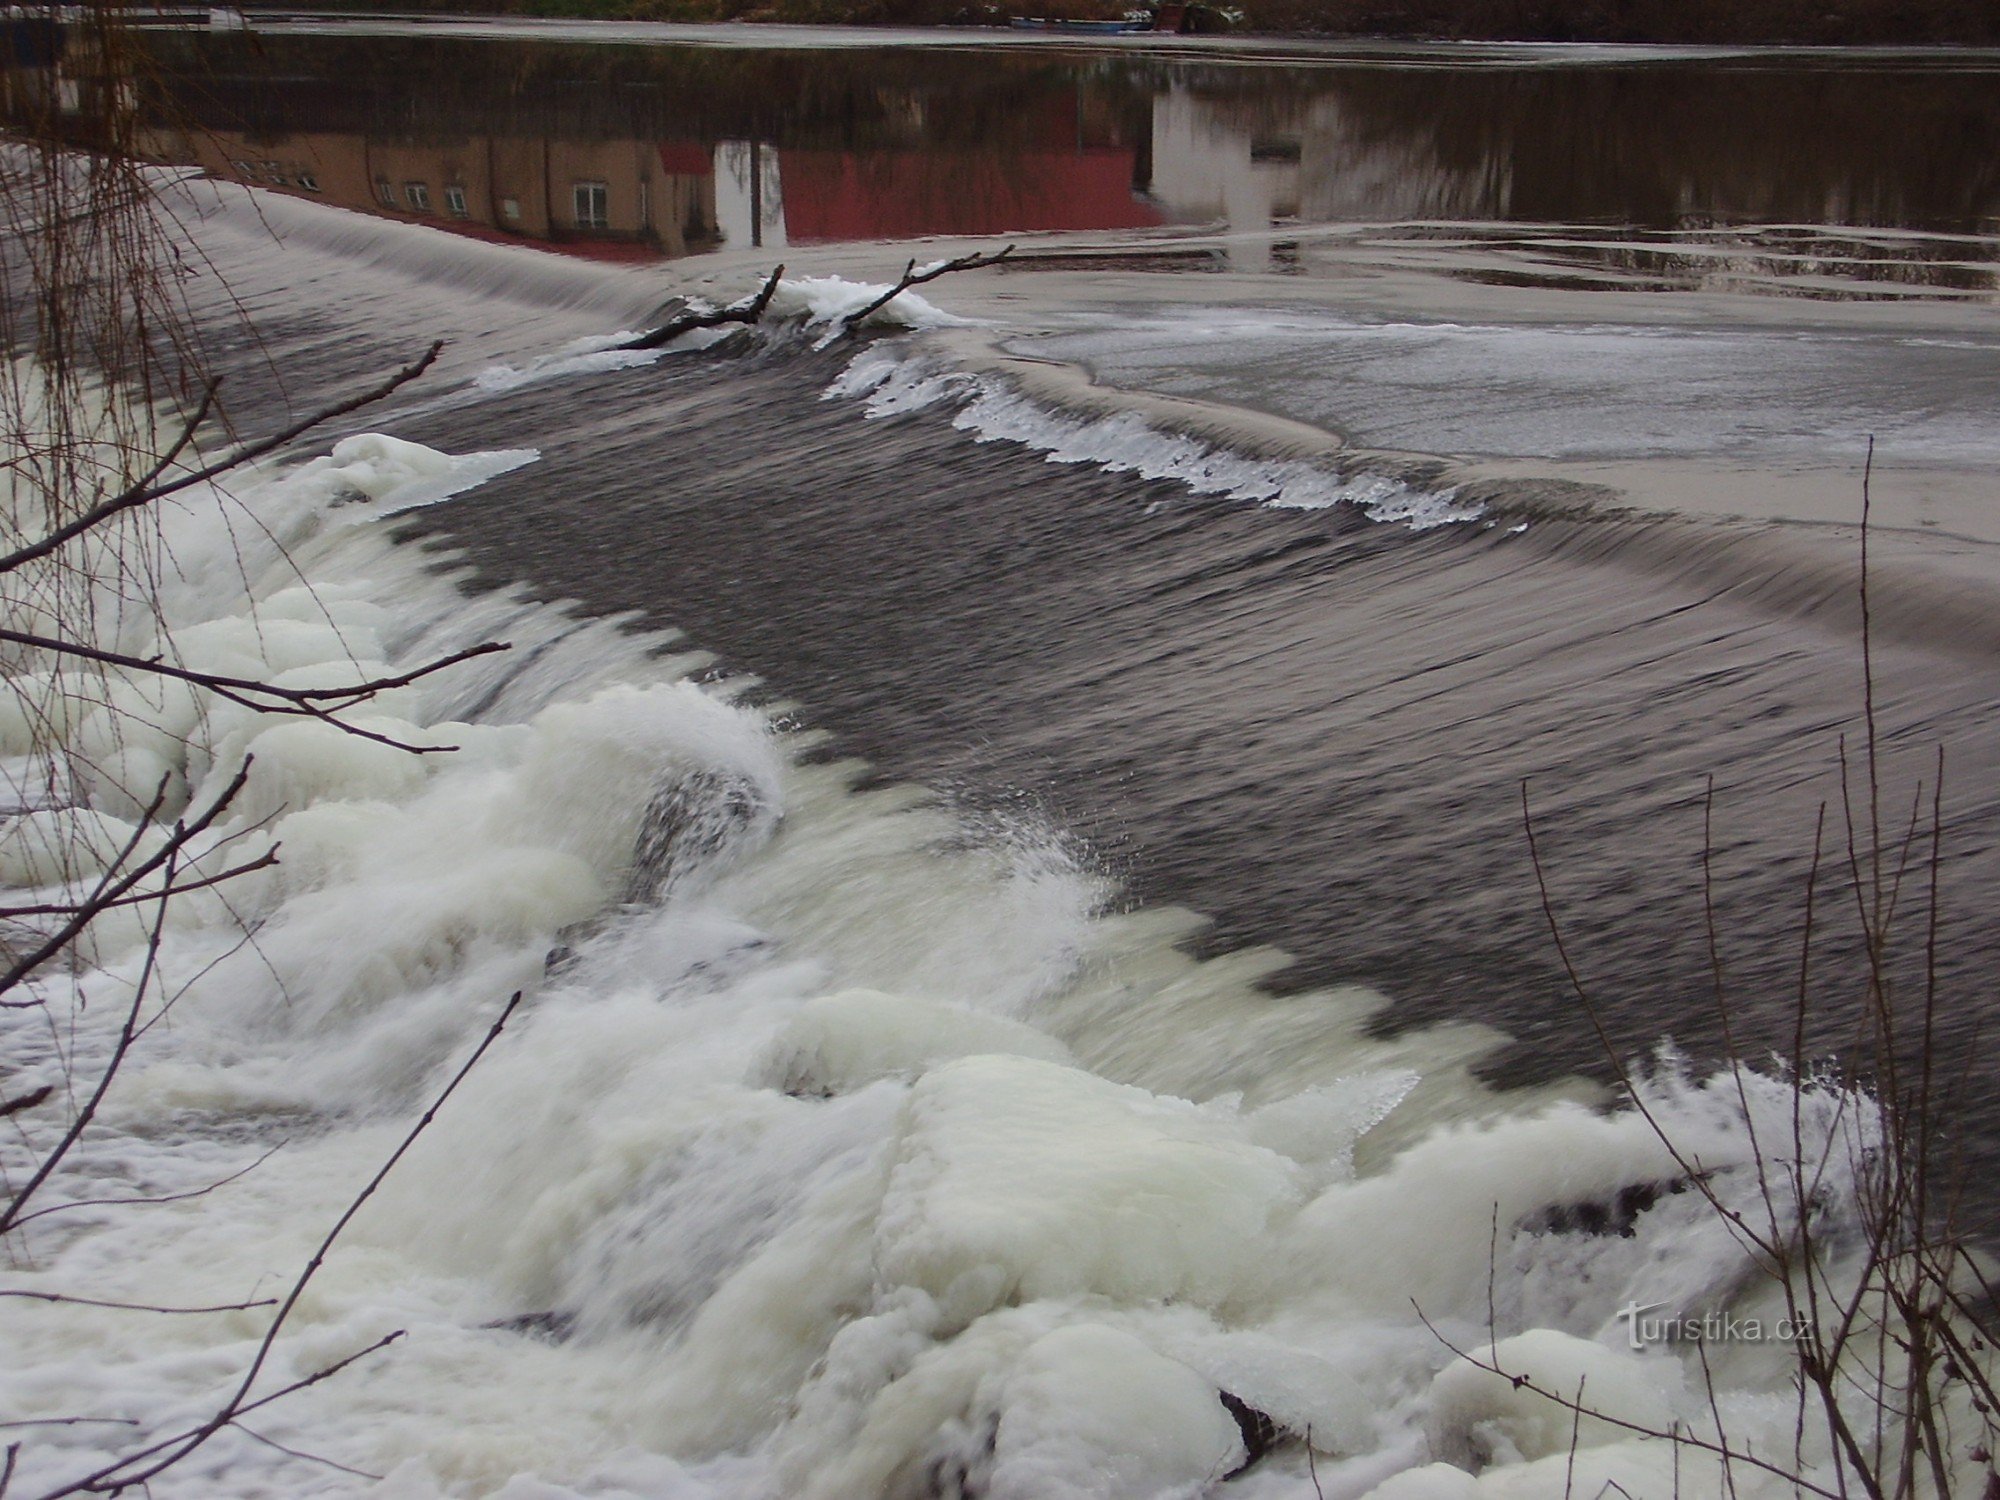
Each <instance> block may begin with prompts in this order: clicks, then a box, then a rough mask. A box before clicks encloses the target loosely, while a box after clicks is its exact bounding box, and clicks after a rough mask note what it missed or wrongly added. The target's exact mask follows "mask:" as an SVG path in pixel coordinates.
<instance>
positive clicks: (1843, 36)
mask: <svg viewBox="0 0 2000 1500" xmlns="http://www.w3.org/2000/svg"><path fill="white" fill-rule="evenodd" d="M244 8H245V9H246V10H247V11H250V12H252V13H253V14H254V13H255V12H256V11H258V10H282V11H284V12H285V13H286V14H297V13H298V8H297V7H292V6H283V5H277V4H265V5H256V4H253V5H249V6H246V7H244ZM1128 8H1129V7H1127V6H1125V5H1124V4H1122V3H1121V0H1033V3H1032V4H1028V3H1026V0H1022V3H1019V4H1015V3H1011V0H428V3H426V0H417V3H404V4H398V5H396V6H394V7H393V9H395V10H396V11H398V12H417V13H426V14H437V15H458V16H472V15H489V16H490V15H502V16H533V17H540V18H545V19H561V20H582V21H674V22H696V23H699V22H714V21H759V22H777V23H784V24H790V25H847V26H870V25H891V26H993V25H1002V26H1004V25H1006V24H1007V22H1008V21H1009V19H1010V18H1011V17H1013V16H1016V15H1023V14H1033V15H1037V16H1050V17H1057V16H1060V17H1071V18H1086V17H1100V16H1110V15H1116V14H1121V13H1123V12H1124V11H1125V10H1127V9H1128ZM313 9H314V10H323V11H328V12H362V11H365V12H370V13H380V12H381V11H382V10H383V9H385V7H383V6H381V5H378V4H373V3H368V0H353V3H343V0H322V3H320V4H318V5H315V6H314V7H313ZM1216 14H1217V15H1218V16H1219V17H1220V18H1221V19H1222V21H1223V23H1224V24H1225V25H1226V26H1227V27H1228V29H1230V30H1232V31H1233V32H1236V33H1251V34H1258V33H1261V34H1269V35H1279V36H1329V37H1350V38H1353V37H1375V38H1383V39H1400V40H1425V41H1519V42H1630V43H1657V44H1666V45H1697V46H1763V45H1801V46H1815V47H1826V46H1833V47H1837V46H1960V47H1964V46H1993V45H2000V10H1996V9H1995V8H1994V7H1993V6H1991V5H1987V4H1982V3H1980V0H1917V3H1910V4H1905V3H1901V0H1743V3H1736V4H1724V3H1721V0H1697V3H1693V4H1681V3H1677V0H1232V3H1229V4H1226V5H1222V6H1219V7H1217V8H1216Z"/></svg>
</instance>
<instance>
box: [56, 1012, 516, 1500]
mask: <svg viewBox="0 0 2000 1500" xmlns="http://www.w3.org/2000/svg"><path fill="white" fill-rule="evenodd" d="M520 1003H521V991H519V990H516V991H515V992H514V994H513V996H512V997H511V998H510V999H509V1000H508V1001H507V1003H506V1005H505V1006H503V1007H502V1008H501V1011H500V1014H499V1015H498V1016H497V1017H496V1018H495V1019H494V1021H493V1024H492V1025H491V1026H490V1027H488V1028H487V1030H486V1034H485V1036H484V1037H482V1038H481V1039H480V1042H479V1045H478V1046H476V1047H474V1048H473V1049H472V1054H471V1056H469V1057H467V1058H466V1060H465V1062H464V1063H463V1064H462V1065H461V1066H460V1067H459V1069H458V1071H457V1072H456V1073H454V1074H453V1075H452V1077H451V1081H450V1082H448V1083H447V1084H446V1085H445V1086H444V1088H443V1089H442V1090H440V1091H439V1093H438V1095H437V1097H436V1098H435V1099H434V1100H432V1101H431V1104H430V1107H429V1108H428V1109H426V1110H425V1111H424V1112H423V1114H422V1116H421V1117H419V1119H418V1120H417V1122H416V1124H415V1125H413V1126H411V1127H410V1130H409V1132H408V1133H407V1134H406V1135H405V1136H404V1137H403V1140H402V1142H401V1144H400V1145H398V1146H397V1147H396V1149H395V1150H394V1151H392V1152H391V1153H390V1154H389V1156H388V1159H387V1160H385V1161H384V1162H383V1163H382V1165H381V1166H380V1167H379V1168H378V1169H377V1170H376V1172H375V1175H374V1176H373V1177H371V1178H370V1179H369V1180H368V1183H367V1185H366V1186H364V1187H363V1188H362V1189H361V1191H360V1192H359V1193H357V1194H356V1195H355V1197H354V1199H353V1201H352V1202H350V1203H349V1204H348V1206H347V1210H346V1212H344V1213H343V1214H341V1216H340V1217H339V1219H337V1220H336V1221H335V1222H334V1225H333V1227H332V1228H331V1229H329V1230H328V1231H327V1232H326V1236H325V1237H324V1238H323V1239H322V1240H321V1241H320V1243H319V1248H318V1249H316V1250H314V1251H313V1254H312V1257H311V1259H309V1260H308V1261H307V1262H306V1264H305V1269H304V1270H302V1271H300V1273H299V1275H298V1278H297V1279H296V1280H295V1281H293V1283H292V1287H291V1290H290V1291H289V1292H288V1293H287V1294H286V1295H285V1298H284V1300H283V1302H282V1303H280V1305H279V1307H278V1311H277V1313H276V1314H275V1315H274V1316H273V1317H272V1319H271V1326H270V1327H269V1328H268V1329H266V1330H265V1332H264V1337H263V1339H262V1341H261V1342H260V1343H259V1344H258V1346H257V1352H256V1354H255V1355H253V1356H252V1358H251V1360H250V1364H249V1367H248V1368H247V1369H246V1370H245V1371H244V1372H243V1376H242V1378H241V1380H239V1381H238V1382H237V1386H236V1390H235V1393H234V1394H233V1395H231V1396H230V1397H229V1398H228V1399H227V1400H225V1401H224V1402H223V1403H222V1405H221V1406H219V1407H217V1408H216V1410H215V1412H214V1414H213V1415H212V1416H210V1417H209V1418H208V1420H207V1421H205V1422H203V1423H202V1424H201V1425H200V1426H198V1427H195V1428H192V1429H190V1430H189V1431H187V1432H185V1433H182V1434H181V1435H180V1436H178V1437H174V1438H171V1439H168V1440H167V1441H165V1442H163V1443H156V1444H154V1445H153V1446H152V1447H150V1448H147V1449H143V1450H141V1451H140V1452H138V1453H134V1454H127V1455H126V1456H124V1457H122V1458H120V1459H118V1460H116V1461H115V1462H113V1463H110V1464H107V1465H105V1466H104V1467H103V1468H100V1469H97V1470H95V1471H94V1472H92V1473H90V1474H88V1475H85V1476H84V1477H83V1478H82V1479H79V1480H76V1481H74V1482H72V1483H70V1484H68V1485H65V1486H63V1487H61V1488H59V1489H56V1490H52V1491H50V1492H48V1494H47V1495H45V1496H43V1497H42V1500H56V1497H57V1496H61V1495H70V1494H79V1493H104V1492H112V1493H115V1492H117V1491H119V1490H124V1489H130V1488H132V1487H134V1486H137V1485H143V1484H145V1483H146V1482H147V1481H148V1480H150V1479H152V1478H153V1477H154V1476H155V1475H158V1474H160V1473H162V1472H163V1471H165V1470H166V1469H168V1468H170V1467H172V1466H173V1465H174V1464H177V1463H179V1462H180V1461H181V1460H182V1459H184V1458H186V1457H187V1456H188V1455H189V1454H190V1453H192V1452H194V1451H195V1449H197V1448H199V1447H201V1446H202V1444H204V1443H206V1442H207V1441H208V1440H209V1439H210V1438H212V1437H214V1436H215V1434H216V1433H218V1432H220V1431H221V1430H222V1429H223V1428H225V1427H227V1426H229V1425H230V1424H231V1423H233V1422H235V1421H236V1419H237V1418H239V1417H241V1416H243V1415H244V1414H246V1413H247V1412H250V1411H253V1410H255V1409H256V1408H257V1407H258V1406H261V1405H263V1404H264V1401H257V1402H251V1401H249V1400H248V1397H249V1395H250V1390H251V1388H252V1387H253V1386H255V1385H256V1383H257V1377H258V1375H259V1374H261V1373H262V1372H263V1369H264V1364H265V1362H266V1361H267V1360H268V1359H269V1358H270V1355H271V1350H272V1347H273V1346H274V1345H275V1344H276V1343H277V1340H278V1334H279V1332H280V1331H281V1330H282V1329H283V1328H284V1326H285V1320H286V1319H287V1318H289V1317H290V1316H291V1314H292V1310H293V1309H294V1308H296V1307H297V1306H298V1304H299V1299H300V1298H301V1297H303V1296H304V1295H305V1290H306V1287H307V1286H308V1285H310V1284H311V1282H312V1279H313V1277H314V1276H315V1275H317V1274H318V1272H319V1268H320V1266H321V1265H322V1264H324V1263H325V1261H326V1257H327V1255H328V1254H329V1253H330V1252H331V1251H332V1249H333V1246H334V1242H335V1241H336V1240H338V1239H339V1238H340V1236H341V1234H342V1232H343V1231H345V1230H346V1228H347V1226H348V1225H349V1224H350V1223H351V1222H353V1219H354V1216H355V1215H356V1214H358V1213H359V1212H361V1209H362V1206H363V1205H364V1204H366V1203H367V1202H368V1200H369V1199H370V1198H372V1197H373V1196H374V1195H375V1191H376V1189H377V1188H379V1187H381V1185H382V1183H383V1182H384V1181H385V1180H386V1179H387V1178H388V1176H389V1173H390V1172H391V1171H392V1170H394V1168H395V1166H396V1163H397V1162H399V1161H401V1160H402V1159H403V1157H404V1155H405V1154H406V1153H407V1152H408V1151H409V1149H410V1147H412V1146H414V1145H415V1144H416V1143H417V1138H418V1137H419V1136H421V1135H422V1134H423V1133H424V1131H426V1130H427V1129H429V1128H430V1124H431V1121H432V1120H434V1119H436V1118H437V1112H438V1111H439V1110H440V1109H442V1108H443V1107H444V1104H445V1101H446V1100H448V1099H449V1098H451V1096H452V1094H453V1093H454V1092H455V1091H456V1090H457V1088H458V1086H459V1085H460V1084H461V1083H463V1082H464V1081H465V1079H466V1077H467V1076H468V1075H469V1074H470V1073H471V1072H472V1070H473V1068H474V1067H475V1066H477V1065H478V1062H479V1060H480V1058H482V1057H484V1056H485V1055H486V1052H487V1049H488V1048H490V1047H491V1046H492V1045H493V1044H494V1043H495V1042H496V1041H498V1040H499V1039H500V1033H501V1032H502V1030H504V1029H505V1028H506V1025H507V1022H508V1020H509V1019H510V1018H511V1017H512V1016H513V1014H514V1011H515V1009H516V1008H517V1007H518V1006H519V1005H520ZM398 1336H399V1335H394V1334H392V1335H391V1336H390V1337H391V1338H394V1337H398ZM387 1342H388V1340H387V1339H385V1340H383V1341H382V1343H387ZM372 1347H375V1348H379V1347H381V1345H380V1344H378V1345H375V1346H372ZM362 1352H363V1353H368V1352H371V1351H370V1350H364V1351H362ZM355 1357H356V1358H358V1357H359V1356H355ZM343 1363H346V1362H345V1361H344V1362H343ZM334 1368H338V1366H336V1367H334ZM332 1373H333V1369H329V1370H326V1371H323V1372H321V1374H320V1375H318V1376H315V1377H313V1379H315V1380H318V1379H324V1378H325V1376H327V1375H330V1374H332ZM309 1383H311V1382H302V1383H301V1384H309ZM299 1388H300V1386H297V1385H295V1386H293V1387H289V1388H288V1389H299ZM278 1394H281V1395H282V1394H284V1392H279V1393H278ZM269 1399H273V1398H268V1397H267V1398H265V1400H269Z"/></svg>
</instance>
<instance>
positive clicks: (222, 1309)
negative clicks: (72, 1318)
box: [0, 1199, 278, 1316]
mask: <svg viewBox="0 0 2000 1500" xmlns="http://www.w3.org/2000/svg"><path fill="white" fill-rule="evenodd" d="M113 1201H118V1202H123V1201H126V1200H123V1199H118V1200H113ZM159 1201H162V1202H164V1201H166V1200H164V1199H162V1200H159ZM0 1297H25V1298H27V1299H28V1300H29V1301H31V1302H60V1303H62V1304H63V1305H64V1306H67V1307H108V1308H111V1309H112V1310H113V1311H115V1312H149V1313H170V1314H173V1315H175V1316H193V1315H194V1314H196V1313H226V1312H248V1311H250V1309H251V1308H253V1307H276V1306H277V1305H278V1299H277V1298H276V1297H263V1298H259V1299H258V1300H257V1301H255V1302H218V1303H217V1304H216V1305H215V1306H213V1307H160V1306H157V1305H155V1304H154V1303H151V1302H107V1301H105V1300H104V1299H103V1298H101V1297H72V1296H70V1295H69V1293H67V1292H30V1291H25V1290H22V1289H21V1288H18V1287H0Z"/></svg>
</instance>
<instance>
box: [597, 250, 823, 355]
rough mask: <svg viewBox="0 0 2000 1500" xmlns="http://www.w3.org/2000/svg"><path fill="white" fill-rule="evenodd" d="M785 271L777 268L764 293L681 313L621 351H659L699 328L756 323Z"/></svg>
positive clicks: (640, 336)
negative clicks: (700, 310)
mask: <svg viewBox="0 0 2000 1500" xmlns="http://www.w3.org/2000/svg"><path fill="white" fill-rule="evenodd" d="M784 274H785V268H784V267H783V266H779V267H777V268H776V269H774V270H773V271H772V272H771V274H770V276H769V277H768V278H767V279H766V280H765V282H764V286H763V290H761V291H759V292H758V293H757V295H756V296H754V297H749V298H746V299H745V300H743V301H741V302H736V303H732V304H731V305H730V306H728V307H719V308H716V309H714V310H713V311H711V312H700V313H682V314H681V315H680V316H679V317H676V318H669V319H668V320H667V321H666V322H664V323H662V324H661V325H660V326H659V327H658V328H652V329H648V330H647V331H646V332H644V333H642V334H640V335H639V336H638V337H637V338H633V339H627V340H626V341H625V342H624V343H622V344H620V345H618V346H617V347H618V348H620V349H660V348H664V347H665V346H666V345H668V344H671V343H672V342H673V341H674V340H675V339H677V338H679V337H680V336H681V335H682V334H684V333H693V332H694V331H695V330H696V329H698V328H721V327H724V326H726V325H728V324H730V323H743V324H746V325H747V324H751V323H755V322H756V321H757V320H758V319H760V318H762V317H763V316H764V309H765V308H767V307H769V306H770V305H771V298H772V297H774V296H776V295H777V291H778V282H779V281H780V280H781V279H783V277H784Z"/></svg>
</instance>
